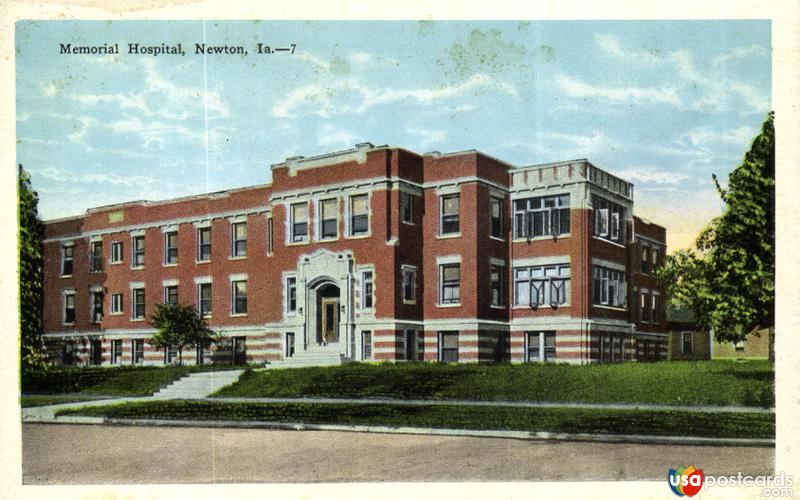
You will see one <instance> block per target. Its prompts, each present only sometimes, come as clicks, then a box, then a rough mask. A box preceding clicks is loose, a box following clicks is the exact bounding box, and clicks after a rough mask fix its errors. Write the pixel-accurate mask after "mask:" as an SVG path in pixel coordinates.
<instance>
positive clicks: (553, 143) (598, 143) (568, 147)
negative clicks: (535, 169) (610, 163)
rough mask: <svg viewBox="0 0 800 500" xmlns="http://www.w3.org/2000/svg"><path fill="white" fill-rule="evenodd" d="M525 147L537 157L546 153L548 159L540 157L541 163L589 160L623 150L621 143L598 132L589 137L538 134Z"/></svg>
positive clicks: (553, 133)
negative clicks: (578, 159) (579, 159)
mask: <svg viewBox="0 0 800 500" xmlns="http://www.w3.org/2000/svg"><path fill="white" fill-rule="evenodd" d="M525 146H526V147H527V149H529V150H531V151H532V152H533V153H535V154H537V155H541V153H542V152H548V153H549V155H548V157H541V158H540V160H541V161H551V160H554V161H555V160H558V161H561V160H568V159H577V158H590V157H592V156H595V155H599V154H608V153H610V152H612V151H618V150H621V149H622V148H623V145H622V143H620V142H619V141H617V140H616V139H614V138H613V137H610V136H609V135H607V134H606V133H605V132H602V131H600V130H594V131H592V132H591V134H590V135H581V134H565V133H561V132H540V133H537V134H535V136H534V138H533V141H532V142H530V143H526V144H525ZM537 161H539V160H537Z"/></svg>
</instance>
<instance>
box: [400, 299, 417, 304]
mask: <svg viewBox="0 0 800 500" xmlns="http://www.w3.org/2000/svg"><path fill="white" fill-rule="evenodd" d="M416 304H417V301H416V300H406V299H403V305H405V306H414V305H416Z"/></svg>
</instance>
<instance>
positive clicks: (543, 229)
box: [514, 194, 570, 238]
mask: <svg viewBox="0 0 800 500" xmlns="http://www.w3.org/2000/svg"><path fill="white" fill-rule="evenodd" d="M569 231H570V221H569V195H568V194H561V195H553V196H539V197H536V198H526V199H524V200H515V201H514V238H534V237H537V236H548V235H553V236H557V235H559V234H566V233H569Z"/></svg>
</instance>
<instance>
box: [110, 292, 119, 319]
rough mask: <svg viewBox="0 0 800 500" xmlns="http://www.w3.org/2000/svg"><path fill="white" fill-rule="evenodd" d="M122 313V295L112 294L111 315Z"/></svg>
mask: <svg viewBox="0 0 800 500" xmlns="http://www.w3.org/2000/svg"><path fill="white" fill-rule="evenodd" d="M120 313H122V294H121V293H114V294H111V314H120Z"/></svg>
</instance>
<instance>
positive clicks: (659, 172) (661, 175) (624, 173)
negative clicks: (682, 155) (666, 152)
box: [614, 167, 690, 186]
mask: <svg viewBox="0 0 800 500" xmlns="http://www.w3.org/2000/svg"><path fill="white" fill-rule="evenodd" d="M614 174H615V175H618V176H620V177H622V178H623V179H626V180H628V181H639V182H643V183H646V184H669V185H673V186H674V185H678V184H680V183H681V182H683V181H685V180H687V179H689V178H690V177H689V175H687V174H684V173H681V172H677V171H675V170H663V169H660V168H658V167H636V168H628V169H622V170H615V171H614Z"/></svg>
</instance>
